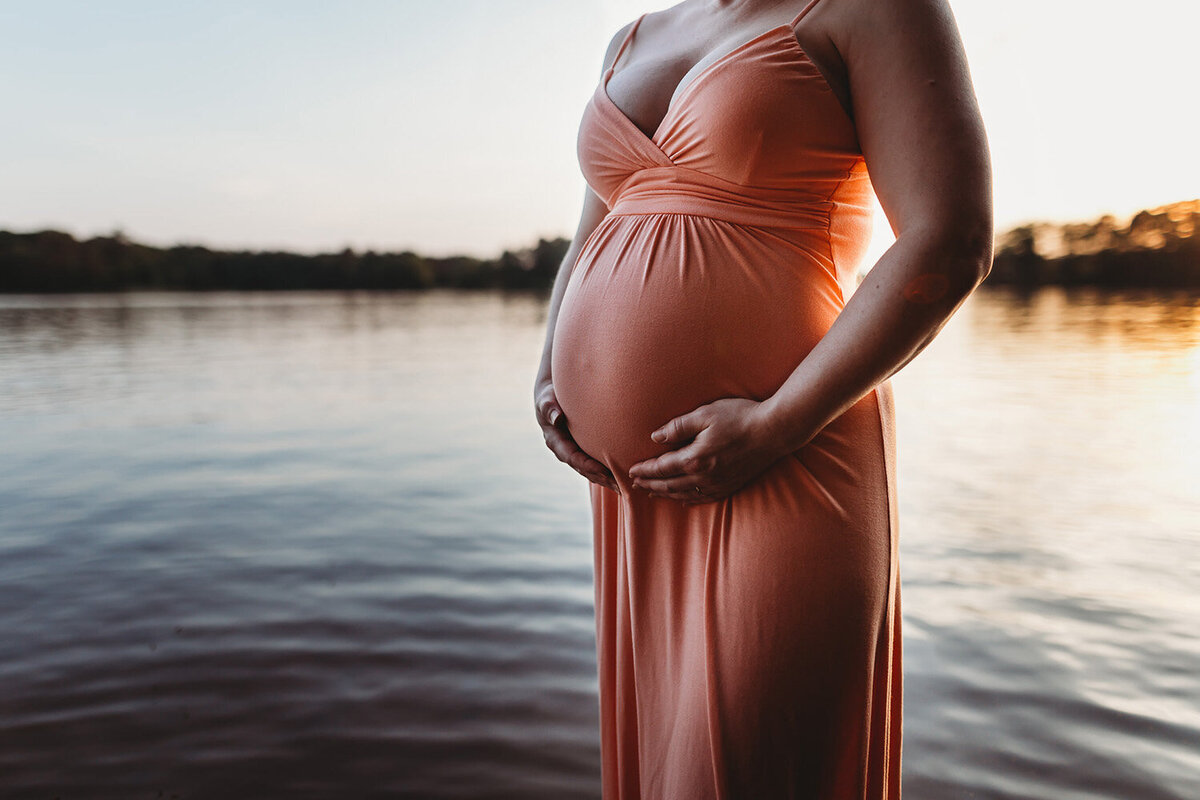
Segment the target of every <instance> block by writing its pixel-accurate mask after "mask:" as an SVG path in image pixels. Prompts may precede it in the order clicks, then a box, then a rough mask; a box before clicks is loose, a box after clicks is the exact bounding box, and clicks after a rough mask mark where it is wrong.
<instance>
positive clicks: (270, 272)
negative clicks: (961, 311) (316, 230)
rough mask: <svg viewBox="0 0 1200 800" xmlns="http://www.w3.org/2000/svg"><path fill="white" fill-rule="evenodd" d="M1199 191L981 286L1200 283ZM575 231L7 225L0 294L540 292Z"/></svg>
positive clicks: (1091, 231) (1081, 235) (1044, 234)
mask: <svg viewBox="0 0 1200 800" xmlns="http://www.w3.org/2000/svg"><path fill="white" fill-rule="evenodd" d="M1198 234H1200V200H1189V201H1183V202H1180V203H1173V204H1171V205H1167V206H1162V207H1159V208H1155V209H1148V210H1145V211H1140V212H1138V213H1137V214H1135V215H1134V216H1133V217H1132V218H1131V219H1130V220H1129V222H1128V224H1126V225H1124V226H1122V225H1118V224H1117V221H1116V220H1115V219H1114V218H1113V217H1111V216H1104V217H1101V218H1100V219H1098V220H1095V221H1092V222H1082V223H1064V224H1054V223H1030V224H1027V225H1022V226H1018V227H1016V228H1012V229H1010V230H1008V231H1006V232H1004V233H1003V234H1001V235H1000V236H998V237H997V238H996V248H995V258H994V260H993V265H992V271H991V273H990V274H989V275H988V277H987V279H986V280H985V281H984V285H988V284H991V285H1000V284H1004V285H1018V286H1043V285H1057V286H1108V287H1172V288H1183V287H1200V235H1198ZM569 247H570V240H569V239H566V238H562V237H559V238H556V239H539V240H538V242H537V244H535V245H533V246H532V247H527V248H524V249H521V250H517V251H511V250H505V251H504V252H503V253H501V255H500V256H499V257H497V258H492V259H481V258H476V257H473V256H449V257H442V258H434V257H429V256H422V255H420V254H418V253H414V252H412V251H410V250H406V251H403V252H399V253H376V252H374V251H366V252H357V251H354V250H351V249H345V250H342V251H341V252H337V253H321V254H317V255H301V254H298V253H290V252H286V251H247V250H237V251H230V250H211V249H209V248H206V247H201V246H197V245H177V246H174V247H167V248H161V247H153V246H150V245H145V244H140V243H138V242H134V241H132V240H130V239H128V238H126V237H125V236H123V235H121V234H120V233H114V234H113V235H111V236H98V237H94V238H91V239H82V240H81V239H76V238H74V237H73V236H71V235H70V234H68V233H64V232H62V231H55V230H43V231H36V232H32V233H13V232H9V231H0V293H7V294H13V293H63V292H121V291H136V290H150V291H154V290H166V291H276V290H417V291H419V290H426V289H507V290H515V291H545V290H548V289H549V288H550V286H551V285H552V284H553V282H554V276H555V274H556V273H557V272H558V268H559V265H560V264H561V263H562V260H563V258H564V256H565V255H566V252H567V249H568V248H569Z"/></svg>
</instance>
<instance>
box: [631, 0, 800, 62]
mask: <svg viewBox="0 0 1200 800" xmlns="http://www.w3.org/2000/svg"><path fill="white" fill-rule="evenodd" d="M814 2H815V0H814ZM646 13H648V12H643V13H642V14H641V15H640V16H639V17H638V18H637V19H635V20H634V21H633V24H632V25H630V26H629V32H628V33H626V34H625V38H624V39H622V40H621V46H620V47H618V48H617V54H616V56H614V57H613V62H612V66H610V67H609V68H608V69H609V70H610V71H611V70H613V69H616V67H617V62H618V61H620V60H621V54H622V53H624V52H625V47H626V45H628V44H629V42H630V41H631V40H632V39H633V35H634V34H635V33H637V29H638V26H639V25H641V24H642V17H645V16H646Z"/></svg>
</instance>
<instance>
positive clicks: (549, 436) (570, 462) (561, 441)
mask: <svg viewBox="0 0 1200 800" xmlns="http://www.w3.org/2000/svg"><path fill="white" fill-rule="evenodd" d="M543 430H544V431H545V438H546V446H547V447H549V448H550V450H551V452H553V453H554V455H555V456H557V457H558V460H559V461H561V462H563V463H564V464H566V465H567V466H569V467H570V468H571V469H573V470H575V471H576V472H578V473H580V474H581V475H583V476H584V477H585V478H587V479H588V480H593V481H595V482H596V483H603V484H606V485H608V484H612V485H613V486H616V479H615V478H614V477H613V474H612V472H611V471H610V470H609V468H608V467H606V466H604V464H602V463H600V462H599V461H597V460H596V459H594V458H592V457H591V456H589V455H588V454H587V453H585V452H583V450H582V449H581V448H580V447H579V445H578V444H576V443H575V440H574V439H572V438H571V437H570V436H569V435H568V434H566V433H564V432H563V431H561V430H559V429H558V428H545V429H543Z"/></svg>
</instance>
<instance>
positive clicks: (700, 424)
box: [650, 409, 705, 444]
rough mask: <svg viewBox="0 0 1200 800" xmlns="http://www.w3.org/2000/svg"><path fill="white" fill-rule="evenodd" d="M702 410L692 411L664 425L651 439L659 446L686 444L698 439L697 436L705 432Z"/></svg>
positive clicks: (651, 435)
mask: <svg viewBox="0 0 1200 800" xmlns="http://www.w3.org/2000/svg"><path fill="white" fill-rule="evenodd" d="M702 416H703V415H702V414H701V411H700V409H696V410H695V411H690V412H688V413H687V414H684V415H683V416H681V417H675V419H673V420H671V421H670V422H668V423H667V424H666V425H663V426H662V427H661V428H659V429H658V430H656V431H654V432H653V433H651V434H650V438H651V439H653V440H654V441H656V442H658V443H659V444H686V443H688V442H690V441H691V440H692V439H695V438H696V434H698V433H700V431H702V430H704V427H705V425H704V421H703V419H702Z"/></svg>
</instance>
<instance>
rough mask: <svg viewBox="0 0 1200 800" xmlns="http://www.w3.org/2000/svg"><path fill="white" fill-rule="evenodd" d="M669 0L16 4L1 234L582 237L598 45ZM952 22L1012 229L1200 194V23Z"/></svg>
mask: <svg viewBox="0 0 1200 800" xmlns="http://www.w3.org/2000/svg"><path fill="white" fill-rule="evenodd" d="M821 1H822V2H826V3H836V2H838V0H821ZM669 5H671V3H646V2H639V1H638V0H465V1H464V2H457V3H449V2H447V3H442V2H428V0H426V1H424V2H420V1H418V0H392V2H384V1H383V0H359V2H354V3H329V2H309V1H308V0H276V1H275V2H253V1H252V0H239V1H238V2H225V1H224V0H206V2H202V3H201V2H190V3H183V2H171V1H170V0H154V2H132V1H128V0H127V1H124V2H122V1H120V0H109V1H108V2H104V3H97V2H83V1H82V0H80V1H77V2H65V1H64V0H37V1H36V2H35V0H27V1H26V2H11V1H4V0H0V96H2V97H3V102H4V108H5V110H6V120H5V124H4V125H3V126H0V187H3V188H2V190H0V228H3V229H9V230H21V231H25V230H34V229H40V228H44V227H53V228H58V229H61V230H66V231H69V232H71V233H73V234H75V235H77V236H91V235H95V234H98V233H108V232H111V231H112V230H114V229H117V228H120V229H121V230H123V231H124V232H125V233H126V235H128V236H130V237H132V238H134V239H138V240H142V241H146V242H150V243H154V244H173V243H176V242H188V243H199V244H206V245H209V246H212V247H221V248H241V247H250V248H287V249H294V250H300V251H305V252H311V251H317V250H330V249H340V248H342V247H346V246H350V247H354V248H356V249H366V248H374V249H387V250H400V249H414V250H417V251H418V252H422V253H425V254H429V255H446V254H451V253H469V254H474V255H480V256H492V255H496V254H498V253H499V251H500V250H501V249H503V248H518V247H524V246H527V245H530V244H532V243H533V242H535V241H536V239H537V238H538V237H539V236H544V237H554V236H570V235H571V234H572V233H573V232H574V230H575V225H576V222H577V219H578V216H579V211H580V202H581V200H582V195H583V188H584V183H583V177H582V175H581V174H580V172H579V167H578V163H577V161H576V153H575V141H576V131H577V128H578V124H579V117H580V114H581V113H582V111H583V108H584V105H585V104H586V102H587V100H588V98H589V97H590V95H591V93H592V91H593V90H594V88H595V85H596V82H597V81H598V79H599V77H600V68H601V60H602V58H603V56H604V49H605V46H606V44H607V42H608V41H609V38H610V37H611V36H612V35H613V33H614V32H615V31H616V30H617V29H618V28H620V27H621V26H622V25H623V24H625V23H626V22H628V21H629V20H631V19H632V18H633V17H635V16H637V14H639V13H641V12H642V11H646V10H656V9H660V8H665V7H668V6H669ZM792 5H795V7H796V9H797V10H798V9H799V8H800V7H801V6H802V3H800V2H797V3H793V4H792ZM951 7H952V8H953V10H954V13H955V16H956V18H957V20H958V23H959V28H960V30H961V32H962V36H963V41H964V43H965V46H966V49H967V55H968V58H969V60H970V67H971V72H972V76H973V78H974V80H975V86H976V91H977V94H978V96H979V100H980V105H981V108H982V110H983V114H984V122H985V125H986V127H987V131H988V136H989V140H990V142H991V147H992V155H993V162H994V168H995V200H996V222H997V229H998V230H1003V229H1004V228H1006V227H1009V226H1011V225H1013V224H1016V223H1018V222H1022V221H1027V220H1032V219H1048V220H1067V219H1086V218H1091V217H1095V216H1098V215H1100V214H1102V213H1113V214H1116V215H1117V216H1119V217H1120V216H1127V215H1128V214H1131V213H1133V212H1134V211H1136V210H1138V209H1140V208H1144V207H1149V206H1156V205H1161V204H1164V203H1168V202H1173V201H1176V200H1183V199H1190V198H1194V197H1197V196H1200V149H1198V148H1196V147H1195V144H1194V140H1195V136H1196V131H1197V129H1198V128H1200V106H1198V105H1197V104H1196V103H1195V102H1194V101H1193V100H1192V94H1193V93H1194V88H1195V77H1196V64H1195V55H1194V47H1195V44H1194V37H1195V32H1196V31H1197V30H1200V6H1198V5H1197V4H1193V3H1181V2H1177V1H1176V2H1168V0H1142V1H1141V2H1138V3H1130V2H1122V3H1116V2H1091V3H1086V4H1084V3H1079V2H1077V0H1036V2H1034V0H1007V2H1003V3H998V2H984V1H983V0H951ZM876 229H877V239H876V246H875V248H873V252H874V253H878V252H881V249H882V248H884V247H886V245H887V243H888V241H889V240H890V231H888V229H887V225H886V222H885V221H884V220H883V218H882V217H881V216H877V225H876Z"/></svg>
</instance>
